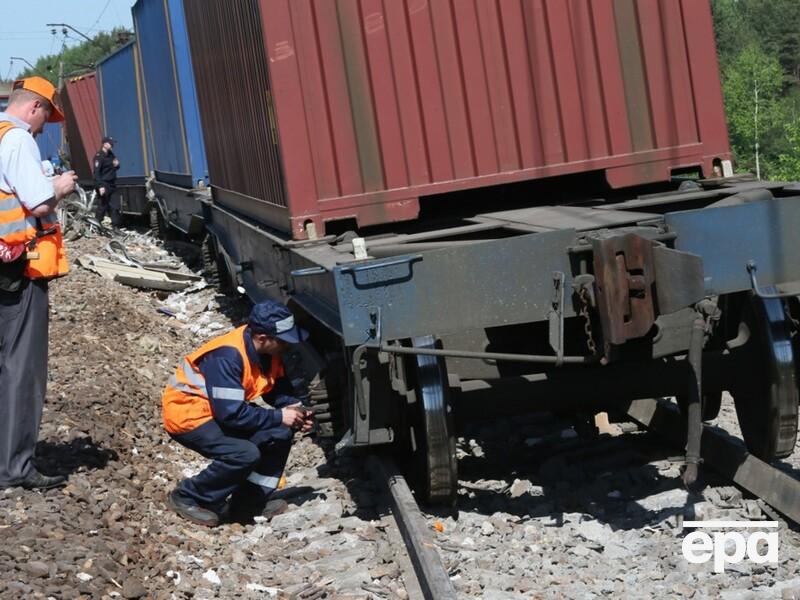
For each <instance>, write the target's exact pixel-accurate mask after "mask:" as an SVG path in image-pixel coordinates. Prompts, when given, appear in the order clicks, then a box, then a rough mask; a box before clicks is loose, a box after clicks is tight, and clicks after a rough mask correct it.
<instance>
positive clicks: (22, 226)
mask: <svg viewBox="0 0 800 600" xmlns="http://www.w3.org/2000/svg"><path fill="white" fill-rule="evenodd" d="M14 128H16V125H14V124H13V123H11V122H9V121H2V122H0V142H2V141H3V138H4V137H5V135H6V134H7V133H8V132H9V131H11V130H12V129H14ZM34 237H36V217H34V216H33V215H31V214H30V212H28V211H27V210H26V209H25V207H24V206H23V205H22V203H21V202H20V201H19V199H18V198H17V196H16V195H15V194H10V193H8V192H6V191H4V190H0V240H3V241H4V242H5V243H6V244H9V245H14V244H26V243H28V242H30V241H31V240H32V239H33V238H34Z"/></svg>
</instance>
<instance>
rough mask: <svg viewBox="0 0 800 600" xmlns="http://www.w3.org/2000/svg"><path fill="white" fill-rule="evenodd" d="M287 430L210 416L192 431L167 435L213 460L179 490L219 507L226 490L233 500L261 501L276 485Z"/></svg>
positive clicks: (288, 436) (288, 442) (282, 464)
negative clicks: (229, 424)
mask: <svg viewBox="0 0 800 600" xmlns="http://www.w3.org/2000/svg"><path fill="white" fill-rule="evenodd" d="M292 435H293V432H292V430H291V429H290V428H289V427H286V426H285V425H279V426H277V427H272V428H270V429H261V430H258V431H255V432H241V431H236V430H230V429H226V428H223V427H222V426H220V424H219V423H217V421H215V420H213V419H212V420H211V421H209V422H207V423H204V424H203V425H201V426H200V427H198V428H197V429H194V430H193V431H189V432H187V433H181V434H175V435H172V438H173V439H174V440H175V441H176V442H178V443H179V444H181V445H183V446H185V447H186V448H189V449H190V450H194V451H195V452H198V453H200V454H202V455H203V456H205V457H206V458H210V459H211V461H212V462H211V464H210V465H208V466H207V467H206V468H205V469H204V470H203V471H201V472H200V473H198V474H197V475H195V476H194V477H190V478H188V479H184V480H183V481H181V482H180V483H179V484H178V491H179V493H180V495H181V496H182V497H183V498H184V499H186V500H189V501H190V502H194V503H196V504H197V505H199V506H202V507H204V508H209V509H211V510H214V511H219V510H221V509H222V506H223V505H224V504H225V500H226V499H227V498H228V496H230V495H231V494H233V496H234V497H233V498H232V499H231V501H232V502H235V501H238V502H242V503H247V504H250V505H253V504H255V505H259V504H264V503H265V502H266V500H267V497H268V496H269V495H270V494H271V493H272V492H274V491H275V489H276V488H277V487H278V482H279V481H280V478H281V475H282V474H283V469H284V468H285V467H286V461H287V459H288V458H289V450H290V449H291V447H292Z"/></svg>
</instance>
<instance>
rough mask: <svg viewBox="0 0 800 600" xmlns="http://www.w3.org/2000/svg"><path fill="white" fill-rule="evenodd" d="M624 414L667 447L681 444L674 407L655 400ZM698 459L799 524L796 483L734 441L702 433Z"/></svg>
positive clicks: (799, 492)
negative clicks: (664, 442)
mask: <svg viewBox="0 0 800 600" xmlns="http://www.w3.org/2000/svg"><path fill="white" fill-rule="evenodd" d="M625 413H626V414H627V415H628V417H630V418H631V419H632V420H633V421H635V422H637V423H639V424H640V425H642V426H643V427H645V428H647V429H649V430H650V431H652V432H653V433H655V434H657V435H658V436H660V437H662V438H664V439H666V440H667V441H669V442H670V443H673V444H676V445H678V446H681V445H683V444H684V443H685V440H686V438H685V435H684V434H683V433H682V432H684V431H685V427H684V426H683V424H682V419H681V416H680V414H679V412H678V410H677V408H676V407H675V405H674V404H672V403H670V402H668V401H664V400H655V399H646V400H635V401H632V402H630V403H629V404H628V405H627V407H626V409H625ZM701 456H702V459H703V463H704V465H705V467H706V468H711V469H714V470H715V471H716V472H717V473H719V474H720V475H722V476H723V477H726V478H727V479H730V480H731V481H732V482H733V483H735V484H736V485H738V486H739V487H741V488H743V489H745V490H747V491H748V492H750V493H752V494H753V495H755V496H757V497H758V498H761V499H762V500H763V501H764V502H766V503H767V504H768V505H769V506H771V507H772V508H774V509H775V510H777V511H778V512H780V513H781V514H782V515H784V516H785V517H786V518H787V519H789V520H791V521H793V522H794V523H797V524H800V480H798V479H795V478H794V477H791V476H790V475H788V474H786V473H784V472H783V471H781V470H780V469H778V468H776V467H774V466H772V465H770V464H769V463H765V462H764V461H762V460H759V459H758V458H756V457H755V456H753V455H752V454H750V453H748V452H747V450H746V449H745V447H744V444H742V442H741V441H740V440H738V439H737V438H734V437H733V436H730V435H728V434H726V433H724V432H723V431H721V430H719V429H715V428H712V427H708V426H705V427H704V429H703V437H702V446H701Z"/></svg>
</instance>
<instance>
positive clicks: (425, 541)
mask: <svg viewBox="0 0 800 600" xmlns="http://www.w3.org/2000/svg"><path fill="white" fill-rule="evenodd" d="M368 463H369V470H370V471H372V472H373V475H374V477H375V479H376V480H377V481H378V483H379V484H380V485H381V486H382V487H383V488H384V491H385V492H387V493H388V496H389V501H390V504H391V510H392V515H393V516H394V519H395V522H396V523H397V528H398V529H399V530H400V534H401V535H402V536H403V541H404V542H405V544H406V549H407V551H408V557H409V558H410V559H411V564H412V566H413V567H414V572H415V574H416V577H417V580H418V581H419V585H420V589H421V590H422V594H423V596H424V597H425V598H427V599H429V600H451V599H452V600H456V598H458V596H457V594H456V590H455V588H454V587H453V583H452V582H451V581H450V576H449V575H448V574H447V570H446V569H445V568H444V564H443V563H442V559H441V557H440V556H439V553H438V552H437V551H436V547H435V546H434V544H433V540H432V539H431V536H430V533H429V531H428V526H427V524H426V523H425V519H424V518H423V517H422V513H421V512H420V510H419V506H417V502H416V500H415V499H414V495H413V494H412V493H411V489H410V488H409V487H408V484H407V483H406V480H405V478H404V477H403V476H402V475H401V474H400V471H399V470H398V469H397V466H396V465H395V463H394V461H392V460H391V459H390V458H387V457H382V456H374V455H373V456H370V457H369V459H368Z"/></svg>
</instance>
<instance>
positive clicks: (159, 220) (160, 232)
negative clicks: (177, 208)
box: [149, 203, 168, 240]
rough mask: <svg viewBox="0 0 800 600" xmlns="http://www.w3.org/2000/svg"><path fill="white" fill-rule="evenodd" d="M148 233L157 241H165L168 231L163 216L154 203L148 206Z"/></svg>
mask: <svg viewBox="0 0 800 600" xmlns="http://www.w3.org/2000/svg"><path fill="white" fill-rule="evenodd" d="M149 214H150V233H151V234H152V235H153V237H154V238H157V239H159V240H166V239H167V235H168V231H167V224H166V223H165V222H164V216H163V215H162V214H161V210H160V209H159V208H158V205H156V204H155V203H153V204H151V205H150V213H149Z"/></svg>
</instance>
